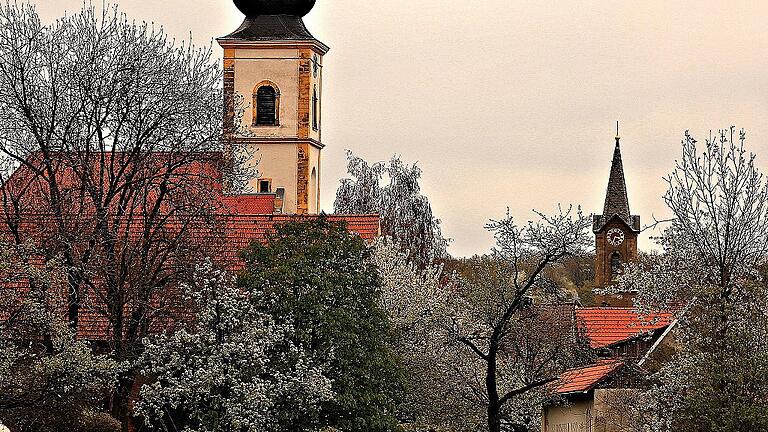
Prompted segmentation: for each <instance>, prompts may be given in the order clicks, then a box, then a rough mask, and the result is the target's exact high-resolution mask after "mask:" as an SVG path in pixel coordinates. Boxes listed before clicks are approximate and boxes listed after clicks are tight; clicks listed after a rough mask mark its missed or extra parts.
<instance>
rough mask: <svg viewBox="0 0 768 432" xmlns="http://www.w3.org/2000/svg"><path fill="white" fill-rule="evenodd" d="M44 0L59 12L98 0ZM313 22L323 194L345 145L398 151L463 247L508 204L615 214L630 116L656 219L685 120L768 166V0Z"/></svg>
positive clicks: (207, 12)
mask: <svg viewBox="0 0 768 432" xmlns="http://www.w3.org/2000/svg"><path fill="white" fill-rule="evenodd" d="M34 3H36V4H37V6H38V10H39V12H40V13H41V15H42V16H43V17H44V19H46V20H52V19H54V18H55V17H57V16H59V15H62V14H63V13H64V12H65V11H74V10H76V9H78V8H79V7H80V5H81V4H82V0H35V1H34ZM117 3H118V4H119V5H120V7H121V9H122V10H123V11H124V12H126V13H127V14H128V15H129V16H130V17H133V18H136V19H141V20H146V21H154V22H155V23H158V24H162V25H163V26H164V27H165V29H166V31H167V32H168V33H169V34H170V35H172V36H175V37H177V38H180V39H186V38H187V37H188V35H189V32H190V31H191V32H192V34H193V39H194V41H195V42H196V43H198V44H207V43H209V42H210V41H211V40H212V38H214V37H217V36H222V35H225V34H227V33H229V32H231V31H232V30H234V29H235V28H236V27H237V26H238V25H239V24H240V22H241V21H242V16H241V15H240V13H239V12H238V11H237V9H236V8H235V7H234V5H233V4H232V2H231V0H194V1H190V0H164V1H160V2H158V1H157V0H118V1H117ZM306 22H307V25H308V27H309V29H310V30H311V31H312V33H313V34H314V35H315V36H316V37H317V38H319V39H320V40H322V41H323V42H325V43H326V44H328V45H330V46H331V52H330V53H329V54H328V56H327V57H326V61H325V68H324V92H325V93H324V95H323V97H324V98H325V103H324V105H323V109H324V113H323V126H324V131H323V141H324V142H325V143H326V144H327V147H326V149H325V150H324V157H323V163H324V178H323V182H324V184H323V190H322V199H323V207H324V208H325V209H326V210H329V211H330V210H332V206H333V198H334V194H335V190H336V187H337V185H338V179H339V178H341V177H342V176H344V174H345V158H344V149H351V150H353V151H354V152H355V153H357V154H359V155H360V156H363V157H364V158H366V159H368V160H382V159H387V158H388V157H389V156H390V155H392V154H394V153H397V154H400V155H401V156H402V158H403V160H405V161H418V162H419V165H420V166H421V167H422V168H423V170H424V178H423V187H424V192H425V194H426V195H428V196H429V198H430V199H431V201H432V204H433V207H434V211H435V213H436V215H437V216H438V217H440V218H441V219H442V220H443V230H444V233H445V234H446V235H447V236H449V237H451V238H453V239H454V242H453V244H452V246H451V248H450V251H451V252H452V253H453V254H454V255H456V256H465V255H472V254H474V253H484V252H486V251H488V250H489V248H490V247H491V246H492V238H491V236H490V235H489V234H488V233H487V232H486V231H485V230H484V228H483V226H484V224H485V223H486V222H487V220H488V219H489V218H500V217H502V216H503V215H504V213H505V211H506V208H507V207H510V209H511V211H512V213H513V214H514V215H517V216H518V218H519V220H520V221H521V222H523V221H526V220H528V219H529V218H530V217H531V209H533V208H535V209H537V210H542V211H546V212H549V211H553V210H554V209H555V206H556V205H557V203H575V204H581V205H583V206H584V209H585V211H586V212H601V211H602V204H603V199H604V195H605V187H606V184H607V182H608V171H609V167H610V166H609V165H610V159H611V155H612V151H613V143H614V141H613V136H614V133H615V132H614V128H615V121H616V120H620V121H621V123H622V126H621V129H622V131H621V135H622V152H623V155H624V168H625V172H626V175H627V187H628V189H629V199H630V207H631V209H632V212H633V213H637V214H640V215H641V216H642V217H643V223H647V222H649V221H650V219H651V217H652V215H654V214H655V215H656V216H658V217H663V216H665V215H666V214H667V213H666V211H665V207H664V205H663V202H662V201H661V195H662V194H663V193H664V190H665V186H664V182H663V180H662V176H664V175H666V174H667V173H668V172H669V171H670V170H671V169H672V166H673V163H674V159H675V157H676V156H677V154H678V148H679V142H680V139H681V138H682V135H683V132H684V130H685V129H690V130H691V132H692V133H693V134H694V136H696V137H697V138H699V139H700V140H701V141H703V139H704V138H705V136H706V135H708V133H709V130H710V129H713V128H714V129H717V128H720V127H727V126H729V125H731V124H734V125H737V126H738V127H744V128H746V129H747V132H748V144H749V146H750V148H751V150H753V151H754V152H756V153H757V154H758V164H759V165H760V166H761V167H763V168H766V169H768V30H767V28H766V23H768V3H766V2H757V1H754V0H752V1H739V0H730V1H706V0H698V1H688V0H686V1H668V0H647V1H643V2H635V1H569V2H555V1H516V0H515V1H513V0H475V1H467V0H418V1H413V0H409V1H406V0H377V1H361V0H318V2H317V6H315V9H314V10H313V12H312V13H311V14H310V15H309V16H308V17H307V18H306ZM216 49H217V51H216V52H217V54H219V53H220V49H219V48H218V46H216ZM219 55H220V54H219ZM648 236H649V233H644V234H643V236H642V237H643V238H642V239H641V242H640V246H641V248H646V249H647V248H649V247H650V246H651V243H650V242H649V241H648V239H647V238H648Z"/></svg>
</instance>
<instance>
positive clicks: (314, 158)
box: [308, 146, 322, 214]
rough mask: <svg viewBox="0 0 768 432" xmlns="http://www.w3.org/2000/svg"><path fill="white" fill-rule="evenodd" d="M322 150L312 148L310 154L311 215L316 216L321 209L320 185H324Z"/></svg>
mask: <svg viewBox="0 0 768 432" xmlns="http://www.w3.org/2000/svg"><path fill="white" fill-rule="evenodd" d="M320 155H321V153H320V150H319V149H318V148H316V147H313V146H310V152H309V160H310V165H309V172H310V177H309V182H310V185H309V208H308V210H309V213H310V214H316V213H319V212H320V209H321V202H320V185H321V184H322V181H321V172H320V167H321V160H320V157H321V156H320ZM313 170H314V172H315V176H314V178H313V176H312V172H313Z"/></svg>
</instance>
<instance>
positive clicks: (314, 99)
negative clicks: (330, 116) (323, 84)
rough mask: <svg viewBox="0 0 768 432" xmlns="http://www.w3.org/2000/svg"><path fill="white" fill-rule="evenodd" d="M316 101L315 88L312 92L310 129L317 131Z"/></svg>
mask: <svg viewBox="0 0 768 432" xmlns="http://www.w3.org/2000/svg"><path fill="white" fill-rule="evenodd" d="M318 101H319V99H318V98H317V87H315V88H314V89H313V90H312V129H314V130H317V128H318V121H317V110H318V105H319V104H318Z"/></svg>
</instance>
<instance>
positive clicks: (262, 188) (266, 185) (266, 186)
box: [259, 179, 272, 193]
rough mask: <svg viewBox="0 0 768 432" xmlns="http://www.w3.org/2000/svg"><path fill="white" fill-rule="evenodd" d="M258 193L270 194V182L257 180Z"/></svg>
mask: <svg viewBox="0 0 768 432" xmlns="http://www.w3.org/2000/svg"><path fill="white" fill-rule="evenodd" d="M259 193H272V180H269V179H260V180H259Z"/></svg>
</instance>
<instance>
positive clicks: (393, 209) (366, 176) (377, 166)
mask: <svg viewBox="0 0 768 432" xmlns="http://www.w3.org/2000/svg"><path fill="white" fill-rule="evenodd" d="M347 160H348V164H347V171H348V172H349V174H350V176H352V178H346V179H342V180H341V185H340V186H339V189H338V190H337V191H336V201H335V202H334V204H333V206H334V211H335V212H336V213H345V214H378V215H380V217H381V232H382V234H383V235H385V236H388V237H391V238H392V239H394V240H395V241H396V242H397V243H398V244H400V245H401V246H403V247H405V248H407V249H408V250H410V251H411V256H412V258H413V260H414V261H415V262H417V263H418V264H419V265H422V266H423V265H426V264H428V263H431V262H432V261H433V260H435V259H438V258H444V257H446V256H447V251H446V248H447V246H448V242H449V240H447V239H445V238H444V237H443V235H442V232H441V230H440V220H439V219H437V218H435V217H434V215H433V214H432V206H431V205H430V204H429V200H428V199H427V197H426V196H424V195H422V194H421V186H420V185H419V179H420V178H421V169H420V168H419V167H418V166H416V164H414V165H412V166H407V165H406V164H404V163H403V162H402V161H401V160H400V158H399V157H398V156H393V157H392V159H390V161H389V162H388V163H384V162H377V163H374V164H372V165H371V164H369V163H367V162H366V161H364V160H363V159H361V158H359V157H357V156H355V155H353V154H352V152H350V151H348V152H347ZM385 175H386V177H387V178H388V179H389V184H386V185H383V186H382V181H383V179H384V176H385Z"/></svg>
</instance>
